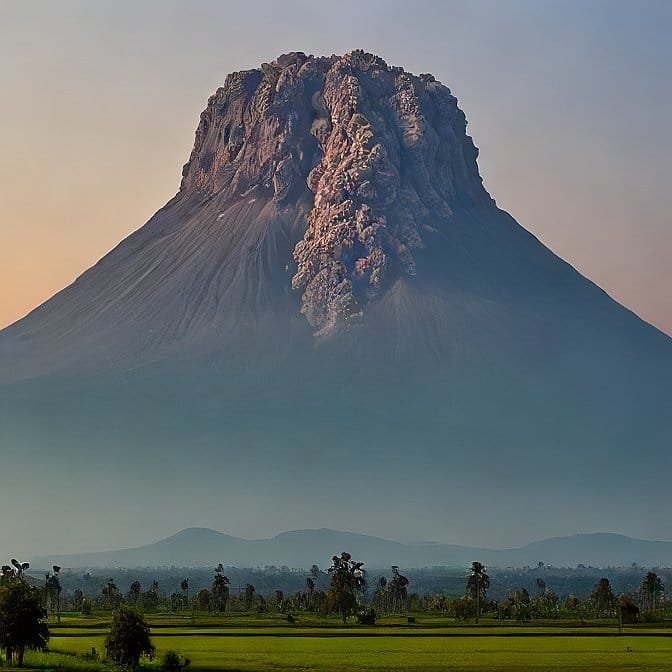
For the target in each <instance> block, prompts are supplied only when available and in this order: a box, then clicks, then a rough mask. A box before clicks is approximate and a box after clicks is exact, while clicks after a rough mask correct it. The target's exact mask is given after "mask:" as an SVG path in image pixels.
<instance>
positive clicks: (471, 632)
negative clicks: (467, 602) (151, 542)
mask: <svg viewBox="0 0 672 672" xmlns="http://www.w3.org/2000/svg"><path fill="white" fill-rule="evenodd" d="M404 620H405V619H396V620H395V619H386V621H383V622H382V623H381V624H380V626H376V627H370V628H367V627H362V626H359V627H357V626H349V627H345V628H344V627H341V626H339V624H338V622H336V621H326V622H319V621H315V622H310V621H309V622H306V623H297V624H295V625H289V624H287V623H286V621H282V620H281V619H279V618H275V619H271V618H259V619H254V618H244V617H243V618H235V617H234V618H226V619H216V620H213V619H207V618H205V619H200V620H198V619H197V620H196V621H195V622H193V623H192V622H191V619H176V618H161V617H154V618H153V619H152V626H153V627H152V637H153V642H154V645H155V646H156V649H157V657H156V659H155V662H154V663H153V664H151V665H148V666H147V668H148V669H158V661H159V660H160V658H161V655H162V654H163V653H165V652H166V651H168V650H171V649H172V650H175V651H178V652H180V653H181V654H182V655H184V656H186V657H188V658H190V659H191V667H190V668H189V669H190V670H193V671H194V672H197V671H199V670H203V671H205V670H208V671H210V670H229V671H236V670H237V671H240V672H284V671H287V672H289V671H294V672H300V671H305V672H309V671H313V670H314V671H315V672H332V671H341V670H353V671H354V670H362V671H368V670H370V671H380V672H383V671H385V670H390V671H394V670H409V671H412V672H420V671H422V672H432V671H436V670H447V671H450V670H452V671H454V672H461V671H465V672H466V671H470V672H476V671H481V670H483V671H485V670H493V671H494V670H501V671H508V672H528V671H530V672H531V671H535V672H560V671H561V670H571V671H574V672H593V671H599V670H615V671H618V670H623V671H626V670H637V671H640V672H644V671H646V672H663V671H665V672H670V670H672V636H671V635H672V631H671V630H669V629H667V630H666V629H665V628H660V627H659V628H658V629H655V630H653V629H651V630H647V629H643V628H637V629H630V630H628V631H626V633H624V634H623V635H621V636H617V631H616V629H615V628H613V627H604V626H591V625H590V624H588V625H587V626H586V627H583V628H580V627H576V626H573V625H572V624H569V625H567V624H541V625H540V626H530V625H528V626H525V627H516V626H511V627H507V626H501V625H496V624H493V623H491V624H487V623H486V624H483V625H482V626H479V627H475V626H473V625H472V626H466V627H465V626H464V625H460V626H456V625H455V624H454V622H453V623H450V622H448V621H447V620H446V619H443V620H441V619H438V618H435V619H432V618H427V619H426V620H425V621H424V622H423V619H422V618H419V619H418V623H417V624H413V625H412V626H410V627H408V626H407V625H406V626H404ZM106 625H107V623H106V621H105V620H104V619H95V618H93V619H89V620H88V621H83V620H82V619H64V621H63V622H62V624H61V625H60V627H59V626H56V627H54V628H53V629H52V638H51V642H50V651H49V653H46V654H36V653H32V654H30V655H29V656H28V657H27V660H26V662H27V665H28V666H29V667H30V668H33V669H41V670H81V671H83V670H92V671H93V670H105V669H107V670H109V669H110V668H109V667H106V666H105V664H104V663H102V662H95V661H90V660H86V659H85V658H84V657H83V656H84V654H87V653H89V652H90V651H91V649H92V647H95V648H96V649H97V651H98V652H100V653H103V651H104V639H105V633H106Z"/></svg>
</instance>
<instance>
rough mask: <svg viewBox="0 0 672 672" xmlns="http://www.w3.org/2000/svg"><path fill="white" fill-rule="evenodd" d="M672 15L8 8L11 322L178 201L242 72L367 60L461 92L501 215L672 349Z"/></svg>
mask: <svg viewBox="0 0 672 672" xmlns="http://www.w3.org/2000/svg"><path fill="white" fill-rule="evenodd" d="M671 34H672V2H668V1H666V0H663V1H661V2H653V1H648V2H647V1H645V0H637V1H633V2H617V1H611V2H601V1H592V2H590V1H586V0H581V1H580V2H563V1H555V2H545V1H543V0H532V1H504V0H500V1H498V2H494V1H492V2H488V1H481V2H474V1H470V2H468V3H466V2H446V1H444V0H436V1H418V0H415V1H414V2H399V1H390V2H382V1H380V0H367V2H359V1H356V2H347V1H346V2H344V1H342V0H341V1H339V2H337V3H319V2H315V1H314V0H311V1H309V2H308V1H306V2H303V1H300V2H283V3H278V2H260V1H257V2H239V1H236V2H230V3H229V2H205V1H200V2H198V1H196V2H194V1H190V2H136V1H135V0H133V1H124V2H120V1H116V2H97V1H92V0H82V1H67V2H64V1H60V2H52V3H47V2H31V1H29V0H16V1H13V2H12V1H10V0H0V95H1V96H2V99H1V103H2V104H1V105H0V147H1V148H2V151H0V184H1V185H2V187H1V188H0V195H1V198H0V283H1V286H2V288H3V290H2V292H1V293H0V325H3V324H8V323H10V322H12V321H13V320H15V319H17V318H19V317H20V316H22V315H23V314H25V313H26V312H27V311H28V310H30V309H31V308H33V307H35V306H36V305H37V304H38V303H40V302H41V301H43V300H44V299H46V298H48V297H49V296H50V295H51V294H52V293H54V292H55V291H56V290H58V289H60V288H62V287H63V286H65V285H66V284H68V283H70V282H71V281H72V280H73V279H74V278H75V277H76V276H77V275H78V274H79V273H81V272H82V271H83V270H84V269H85V268H87V267H88V266H90V265H91V264H92V263H93V262H94V261H96V260H97V259H98V258H99V257H100V256H102V255H103V254H104V253H105V252H106V251H108V250H109V249H110V248H111V247H113V246H114V245H115V244H116V243H117V242H118V241H119V240H120V239H121V238H122V237H123V236H125V235H126V234H128V233H129V232H131V231H132V230H134V229H136V228H138V227H139V226H140V225H141V224H143V223H144V222H145V221H146V220H147V219H148V217H149V216H150V215H151V214H152V213H153V212H154V211H155V210H157V209H158V208H159V207H160V206H161V205H162V204H163V203H164V202H165V201H166V200H168V198H169V197H170V196H172V194H173V193H174V192H175V191H176V189H177V186H178V182H179V176H180V169H181V166H182V165H183V163H185V161H186V159H187V157H188V154H189V150H190V148H191V144H192V141H193V132H194V129H195V127H196V124H197V122H198V115H199V113H200V111H201V110H202V109H203V108H204V106H205V103H206V100H207V97H208V96H209V94H210V93H211V92H212V91H214V89H215V88H216V87H217V86H218V85H220V84H221V83H223V81H224V78H225V76H226V74H227V73H228V72H230V71H232V70H235V69H242V68H250V67H255V66H257V65H258V64H260V63H261V62H263V61H268V60H272V59H273V58H274V57H276V56H277V55H278V54H280V53H283V52H286V51H292V50H300V51H305V52H309V53H316V54H318V53H319V54H329V53H332V52H335V53H342V52H345V51H348V50H350V49H353V48H357V47H361V48H364V49H366V50H369V51H374V52H376V53H378V54H380V55H381V56H383V57H384V58H385V59H386V60H387V61H388V62H390V63H392V64H399V65H403V66H404V67H406V68H407V69H409V70H411V71H414V72H416V73H418V72H427V71H429V72H432V73H433V74H434V75H435V76H436V77H437V78H439V79H440V80H441V81H442V82H443V83H444V84H446V85H448V86H449V87H451V89H452V90H453V92H454V93H455V94H456V95H457V97H458V99H459V100H460V105H461V106H462V108H463V109H464V111H465V112H466V114H467V118H468V120H469V129H470V132H471V133H472V135H473V136H474V138H475V141H476V144H477V145H478V146H479V147H480V148H481V157H480V160H479V163H480V167H481V172H482V174H483V175H484V177H485V183H486V186H487V188H488V189H489V190H490V192H491V194H492V195H493V196H494V197H495V198H496V200H497V201H498V203H499V205H500V206H501V207H503V208H504V209H506V210H508V211H509V212H511V213H512V214H513V215H514V217H516V218H517V219H518V221H519V222H520V223H521V224H522V225H523V226H525V227H526V228H528V229H529V230H531V231H532V232H533V233H535V234H536V235H537V236H539V237H540V238H541V239H542V241H544V242H545V243H546V244H547V245H549V246H550V247H551V248H552V249H553V250H554V251H556V252H557V253H558V254H560V255H561V256H562V257H564V258H565V259H567V260H568V261H570V262H571V263H572V264H574V265H575V266H576V267H577V268H578V269H579V270H580V271H582V272H583V273H584V274H585V275H587V276H588V277H589V278H591V279H593V280H594V281H596V282H597V283H598V284H600V285H601V286H602V287H604V288H605V289H606V290H607V291H608V292H609V293H610V294H611V295H612V296H614V297H615V298H617V299H618V300H620V301H621V302H623V303H624V304H625V305H627V306H628V307H630V308H632V309H633V310H635V311H636V312H637V313H638V314H640V315H641V316H642V317H644V318H645V319H646V320H648V321H650V322H652V323H653V324H655V325H657V326H658V327H660V328H661V329H663V330H665V331H667V332H668V333H670V334H672V291H670V278H671V271H670V269H669V258H670V252H671V251H672V226H671V221H670V210H669V207H668V200H669V188H670V174H671V172H672V170H671V169H672V130H670V128H671V124H670V119H672V87H671V86H670V66H671V65H672V58H671V56H672V40H670V35H671Z"/></svg>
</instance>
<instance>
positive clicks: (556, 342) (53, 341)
mask: <svg viewBox="0 0 672 672" xmlns="http://www.w3.org/2000/svg"><path fill="white" fill-rule="evenodd" d="M477 154H478V152H477V149H476V147H475V146H474V144H473V142H472V140H471V138H470V137H469V136H468V135H467V134H466V120H465V116H464V114H463V113H462V111H461V110H460V109H459V108H458V106H457V101H456V98H455V97H454V96H453V95H452V94H451V92H450V90H449V89H447V88H446V87H445V86H443V85H442V84H441V83H439V82H438V81H436V80H435V78H434V77H432V76H431V75H426V74H424V75H420V76H415V75H412V74H409V73H407V72H405V71H404V70H403V69H401V68H397V67H391V66H389V65H387V64H386V63H385V62H384V61H383V60H382V59H381V58H379V57H376V56H374V55H371V54H367V53H364V52H362V51H354V52H351V53H348V54H346V55H344V56H342V57H336V56H331V57H324V58H320V57H313V56H310V57H307V56H305V55H304V54H302V53H291V54H286V55H283V56H281V57H279V58H278V59H277V60H276V61H274V62H273V63H268V64H263V65H262V66H261V68H259V69H254V70H249V71H245V72H236V73H233V74H231V75H229V76H228V77H227V79H226V82H225V84H224V86H223V87H222V88H220V89H218V90H217V91H216V92H215V94H214V95H213V96H212V97H211V98H210V99H209V101H208V105H207V107H206V109H205V111H204V112H203V113H202V115H201V119H200V123H199V125H198V128H197V131H196V139H195V144H194V148H193V151H192V153H191V156H190V157H189V161H188V163H187V164H186V165H185V166H184V169H183V176H182V181H181V185H180V189H179V191H178V193H177V194H176V196H174V197H173V198H172V199H171V200H170V201H169V202H168V203H167V204H166V205H165V206H164V207H163V208H161V209H160V210H159V211H158V212H157V213H156V214H155V215H154V216H153V217H152V218H151V219H150V220H149V221H148V222H147V223H146V224H145V225H144V226H143V227H141V228H140V229H138V230H137V231H136V232H135V233H133V234H132V235H130V236H129V237H128V238H127V239H125V240H124V241H122V242H121V243H120V244H119V245H118V246H117V247H116V248H115V249H113V250H112V251H111V252H110V253H109V254H107V255H106V256H105V257H104V258H102V259H101V260H100V261H99V262H98V263H97V264H96V265H95V266H93V267H92V268H90V269H89V270H87V271H86V272H85V273H84V274H83V275H82V276H80V277H79V278H78V279H77V280H76V281H75V282H74V283H73V284H72V285H70V286H69V287H67V288H66V289H64V290H63V291H61V292H59V293H58V294H56V295H55V296H54V297H52V298H51V299H50V300H48V301H47V302H46V303H44V304H43V305H41V306H40V307H38V308H37V309H35V310H34V311H33V312H31V313H30V314H29V315H28V316H26V317H25V318H23V319H22V320H20V321H18V322H17V323H15V324H13V325H11V326H10V327H8V328H7V329H5V330H4V331H3V332H1V333H0V402H1V405H0V413H1V414H2V415H1V416H0V421H1V430H0V431H1V432H2V433H1V434H0V440H2V442H3V444H4V445H5V446H7V447H8V451H9V452H11V455H12V459H11V460H8V462H7V468H5V469H3V474H2V476H1V477H0V478H1V479H2V480H3V481H5V482H6V484H7V485H8V486H9V485H10V483H11V482H14V483H16V482H17V481H16V479H17V475H18V474H22V473H23V474H25V473H26V472H25V469H26V468H29V467H30V466H31V465H34V464H42V465H43V467H44V470H46V471H49V473H51V474H55V475H56V476H55V477H56V478H57V479H61V480H64V482H71V479H73V478H74V477H75V476H74V473H76V474H77V479H79V480H78V482H86V483H95V484H96V485H95V488H96V493H97V495H98V496H102V498H103V500H105V498H107V500H109V501H112V500H113V492H114V488H115V487H117V486H118V484H119V482H120V480H119V479H123V480H124V482H125V483H126V484H127V485H128V488H129V490H130V491H131V492H132V491H133V489H134V488H135V487H141V488H142V490H143V492H145V494H148V495H150V497H149V498H148V499H149V501H150V502H155V504H151V503H150V504H147V501H145V500H143V502H144V504H143V505H144V506H149V507H150V509H151V508H152V507H153V506H156V507H157V511H158V509H159V508H160V507H161V506H162V505H165V504H166V502H165V501H164V500H162V499H161V496H159V494H158V490H159V486H158V485H152V484H151V483H149V484H148V483H147V479H145V478H143V477H142V474H143V473H145V474H146V473H147V470H149V471H152V472H153V473H157V474H160V477H161V479H164V481H163V482H164V483H165V482H171V483H172V482H173V481H172V480H171V478H174V476H172V477H171V476H169V475H168V474H171V473H172V474H175V473H180V474H181V476H180V483H181V484H182V485H183V486H184V487H185V488H186V489H187V490H188V491H189V492H190V493H192V494H193V497H194V502H195V504H194V506H195V507H197V508H198V507H202V506H210V504H211V503H212V501H214V500H213V499H212V498H213V497H214V494H213V493H219V494H218V496H219V497H224V499H225V500H226V502H228V503H236V502H237V503H239V504H240V503H241V502H244V505H245V506H246V507H247V510H248V511H249V512H250V515H257V514H258V515H262V514H263V515H264V516H266V515H267V516H269V517H270V520H271V521H273V520H276V519H278V520H280V518H281V517H282V516H283V515H289V514H288V513H287V512H290V511H293V512H294V513H293V514H292V515H293V516H294V517H290V518H289V519H286V520H287V524H290V523H291V525H293V526H296V525H305V524H316V525H323V524H325V525H326V524H328V525H330V526H347V525H348V524H350V525H352V523H351V521H352V516H357V519H358V521H359V522H358V523H357V527H358V529H366V530H369V531H372V532H375V533H378V534H393V533H394V532H392V531H391V529H396V527H397V524H402V525H407V526H410V525H413V527H414V529H415V530H417V532H418V534H424V535H432V536H442V537H443V538H444V539H446V540H448V539H449V538H450V539H452V540H455V541H458V540H463V541H467V539H463V538H461V539H455V538H454V537H453V535H459V534H463V533H464V532H465V530H469V529H471V528H470V526H471V525H472V524H473V517H474V516H479V518H478V519H479V520H487V521H488V522H485V523H483V524H484V526H485V527H484V528H483V529H484V531H485V532H484V534H486V535H487V530H488V529H489V528H488V526H491V528H492V530H493V533H494V530H498V532H497V534H499V535H500V536H499V537H497V538H492V539H487V540H488V541H490V542H491V543H502V536H501V535H502V534H503V532H502V523H504V522H505V521H515V525H516V527H518V526H521V525H522V526H526V527H527V528H529V530H530V536H534V535H537V536H538V535H539V534H543V535H546V536H548V534H551V533H562V532H567V531H571V532H573V531H576V529H577V526H578V527H580V528H581V529H617V530H619V531H625V532H630V533H637V534H638V535H640V536H646V535H647V534H649V535H655V534H658V535H660V534H663V533H666V534H667V535H668V536H669V534H671V533H672V528H670V526H669V522H668V521H667V519H666V517H665V514H664V511H663V508H664V504H665V502H666V501H667V495H666V490H667V487H668V484H666V483H665V482H664V479H661V477H660V474H661V473H664V469H665V468H668V469H669V467H670V466H672V464H671V460H670V457H669V453H668V452H667V450H666V449H667V448H668V447H669V445H670V440H671V439H672V421H671V420H670V418H671V416H672V408H671V406H670V399H671V398H672V394H671V393H672V340H671V339H670V338H669V337H667V336H665V335H664V334H662V333H661V332H659V331H657V330H656V329H655V328H653V327H652V326H650V325H648V324H646V323H644V322H643V321H641V320H640V319H639V318H638V317H637V316H635V315H634V314H633V313H631V312H630V311H628V310H626V309H625V308H623V307H622V306H620V305H619V304H618V303H616V302H615V301H613V300H612V299H611V298H609V297H608V296H607V295H606V294H605V293H604V292H603V291H602V290H601V289H600V288H598V287H597V286H595V285H594V284H592V283H591V282H590V281H588V280H587V279H586V278H584V277H582V276H581V275H580V274H579V273H578V272H576V271H575V270H574V269H573V268H572V267H571V266H569V265H568V264H566V263H565V262H564V261H562V260H561V259H559V258H558V257H557V256H555V255H554V254H553V253H552V252H551V251H549V250H548V249H547V248H545V247H544V246H543V245H542V244H541V243H540V242H539V241H538V240H537V239H536V238H534V237H533V236H532V235H531V234H530V233H528V232H527V231H526V230H524V229H523V228H522V227H521V226H519V225H518V224H517V223H516V221H515V220H514V219H513V218H512V217H511V216H510V215H508V214H507V213H505V212H503V211H502V210H500V209H498V208H497V206H496V204H495V202H494V201H493V200H492V199H491V198H490V196H489V194H488V193H487V192H486V190H485V189H484V187H483V184H482V180H481V178H480V176H479V172H478V167H477V161H476V159H477ZM568 197H571V195H568ZM129 463H132V464H133V465H134V466H133V468H129V467H128V464H129ZM64 465H69V467H68V468H66V467H65V466H64ZM72 465H76V466H75V468H74V471H73V469H72ZM123 465H126V466H123ZM652 465H653V468H651V466H652ZM143 469H144V470H146V471H144V472H143ZM101 470H102V471H103V472H104V473H105V474H106V476H105V477H101ZM129 471H130V472H131V473H130V475H129ZM108 477H109V480H108ZM36 478H37V477H36ZM166 479H168V480H167V481H166ZM19 480H20V479H19ZM668 480H669V479H668ZM24 483H25V481H24ZM34 484H35V485H37V484H38V480H36V481H35V483H34ZM10 491H12V488H11V487H8V489H5V492H6V493H8V492H10ZM223 492H225V493H226V494H223ZM628 493H629V494H628ZM6 496H8V497H9V494H7V495H6ZM129 496H130V497H131V500H130V501H134V500H133V496H132V495H129ZM335 499H338V500H339V501H340V505H339V506H338V507H334V506H333V502H334V500H335ZM138 501H140V500H138ZM466 501H469V506H468V507H465V502H466ZM278 502H280V505H278ZM626 503H627V506H626ZM103 506H104V504H101V507H103ZM308 510H309V511H310V512H309V513H308V512H307V511H308ZM280 511H283V512H285V513H282V514H281V513H280ZM460 511H461V512H462V513H460ZM390 512H393V513H392V516H393V517H394V519H395V521H396V522H395V523H394V524H392V523H389V522H388V523H383V524H382V527H381V525H380V523H379V521H380V519H381V515H383V514H384V515H385V516H386V517H389V514H390ZM447 512H451V513H450V519H446V517H445V514H446V513H447ZM311 516H312V517H311ZM191 520H194V518H193V517H192V518H191ZM577 520H579V521H580V523H578V522H577ZM470 521H471V522H470ZM200 522H204V521H202V520H199V523H200ZM374 525H375V526H374ZM385 525H387V527H386V526H385ZM219 527H220V528H221V527H222V525H221V524H220V525H219ZM468 540H469V541H471V542H476V541H480V542H485V541H486V537H483V536H482V537H479V538H478V540H477V539H474V538H473V537H469V539H468Z"/></svg>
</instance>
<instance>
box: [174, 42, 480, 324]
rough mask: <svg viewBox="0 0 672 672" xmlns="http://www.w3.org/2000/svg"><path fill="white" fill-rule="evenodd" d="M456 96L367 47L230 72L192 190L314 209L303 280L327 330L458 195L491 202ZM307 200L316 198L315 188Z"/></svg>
mask: <svg viewBox="0 0 672 672" xmlns="http://www.w3.org/2000/svg"><path fill="white" fill-rule="evenodd" d="M465 129H466V121H465V117H464V115H463V114H462V112H461V111H460V110H459V108H458V107H457V100H456V99H455V97H454V96H453V95H452V94H451V93H450V91H449V90H448V89H447V88H446V87H445V86H443V85H442V84H440V83H439V82H437V81H436V80H435V79H434V78H433V77H432V76H431V75H421V76H419V77H417V76H414V75H411V74H409V73H407V72H405V71H404V70H403V69H402V68H396V67H391V66H389V65H387V63H385V61H384V60H383V59H381V58H379V57H377V56H374V55H372V54H367V53H365V52H363V51H353V52H351V53H349V54H346V55H344V56H342V57H336V56H332V57H329V58H315V57H313V56H306V55H305V54H303V53H292V54H286V55H284V56H281V57H280V58H278V59H277V60H275V61H274V62H273V63H267V64H264V65H262V66H261V68H260V69H258V70H249V71H245V72H238V73H234V74H232V75H230V76H229V77H228V78H227V80H226V83H225V85H224V87H222V88H221V89H219V90H218V91H217V92H216V93H215V94H214V96H212V97H211V98H210V100H209V102H208V107H207V108H206V110H205V111H204V112H203V114H202V115H201V121H200V124H199V127H198V130H197V132H196V142H195V146H194V150H193V152H192V154H191V157H190V159H189V162H188V163H187V165H186V166H185V168H184V173H183V175H184V177H183V181H182V186H181V191H182V192H184V193H189V192H193V191H196V192H202V193H207V194H210V195H218V196H220V198H221V196H222V195H223V196H224V198H226V199H229V200H231V199H235V198H238V197H244V196H246V195H248V194H250V193H251V192H252V191H254V196H255V197H260V196H261V197H262V198H266V199H272V200H273V202H274V203H276V204H277V205H278V206H279V207H285V208H292V207H295V205H296V203H297V201H298V200H299V199H300V198H301V195H302V192H305V190H309V192H310V199H311V200H312V207H311V209H310V211H309V212H308V213H307V216H306V218H305V232H304V233H303V235H302V237H301V239H300V240H299V241H298V242H297V243H296V246H295V248H294V253H293V260H294V262H295V268H294V275H293V279H292V286H293V287H294V289H295V290H300V291H301V292H302V307H301V312H302V313H303V314H304V315H305V317H306V319H307V320H308V322H309V323H310V324H311V325H312V326H313V327H314V329H315V331H316V334H317V335H323V334H326V333H329V332H331V331H333V330H334V329H336V328H337V327H338V326H340V325H345V324H347V322H348V321H349V320H353V319H357V318H360V317H361V316H362V315H363V314H364V313H365V312H366V307H367V304H369V303H370V302H371V301H375V300H376V299H377V298H378V297H379V296H380V294H381V293H383V292H384V291H385V290H386V288H388V287H389V286H390V285H391V284H392V282H393V281H394V279H395V278H397V277H398V276H399V275H406V276H413V275H415V273H416V261H415V257H414V251H415V250H418V249H422V248H423V247H424V246H425V245H431V244H432V243H431V237H432V234H433V233H436V232H437V231H438V230H440V229H442V228H445V227H449V226H450V220H451V216H452V211H453V210H452V209H453V207H454V205H455V204H456V203H457V202H458V201H460V200H461V201H463V202H464V201H467V202H471V203H477V202H479V201H487V200H488V199H489V197H488V195H487V193H486V192H485V190H484V189H483V186H482V184H481V180H480V177H479V174H478V168H477V165H476V156H477V150H476V148H475V147H474V145H473V143H472V141H471V138H469V136H467V135H466V131H465ZM304 195H305V194H304Z"/></svg>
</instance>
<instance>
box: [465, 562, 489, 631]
mask: <svg viewBox="0 0 672 672" xmlns="http://www.w3.org/2000/svg"><path fill="white" fill-rule="evenodd" d="M485 570H486V568H485V565H483V564H482V563H480V562H478V561H474V562H472V563H471V574H470V575H469V578H468V579H467V595H469V596H470V597H471V598H472V599H473V600H474V601H475V602H476V623H478V619H479V618H480V616H481V606H482V603H483V602H485V599H486V597H487V593H488V588H490V577H489V576H488V575H487V573H486V571H485Z"/></svg>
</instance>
